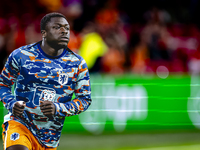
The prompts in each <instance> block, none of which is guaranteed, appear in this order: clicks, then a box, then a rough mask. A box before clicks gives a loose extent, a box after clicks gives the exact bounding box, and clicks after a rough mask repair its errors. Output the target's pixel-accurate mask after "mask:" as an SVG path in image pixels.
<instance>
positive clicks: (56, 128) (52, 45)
mask: <svg viewBox="0 0 200 150" xmlns="http://www.w3.org/2000/svg"><path fill="white" fill-rule="evenodd" d="M41 33H42V41H39V42H37V43H34V44H30V45H26V46H23V47H20V48H18V49H16V50H14V51H13V52H12V53H11V54H10V56H9V57H8V60H7V62H6V64H5V66H4V69H3V70H2V73H1V75H0V100H1V101H2V102H3V104H4V107H5V108H6V109H7V110H8V114H7V115H6V116H5V117H4V123H3V125H2V126H3V134H2V135H3V143H4V150H56V149H57V146H58V143H59V139H60V136H61V131H62V128H63V123H64V120H65V117H68V116H73V115H78V114H80V113H81V112H83V111H85V110H87V108H88V107H89V106H90V104H91V88H90V77H89V72H88V68H87V65H86V63H85V61H84V59H83V58H82V57H80V56H79V55H77V54H75V53H74V52H72V51H71V50H70V49H69V48H68V47H67V44H68V42H69V35H70V33H69V23H68V21H67V20H66V18H65V16H64V15H62V14H60V13H49V14H47V15H45V16H44V17H43V18H42V20H41ZM13 85H14V86H15V88H14V94H12V91H11V89H12V86H13ZM73 93H74V94H75V98H74V99H73V100H71V99H72V95H73Z"/></svg>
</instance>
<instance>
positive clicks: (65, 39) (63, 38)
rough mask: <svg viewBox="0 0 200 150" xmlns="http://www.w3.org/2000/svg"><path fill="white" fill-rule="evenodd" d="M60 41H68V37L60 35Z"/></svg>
mask: <svg viewBox="0 0 200 150" xmlns="http://www.w3.org/2000/svg"><path fill="white" fill-rule="evenodd" d="M60 41H64V42H68V41H69V38H68V37H61V38H60Z"/></svg>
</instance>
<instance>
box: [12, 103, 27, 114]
mask: <svg viewBox="0 0 200 150" xmlns="http://www.w3.org/2000/svg"><path fill="white" fill-rule="evenodd" d="M25 106H26V103H25V102H22V101H20V102H16V103H14V106H13V108H12V113H13V115H15V116H18V117H20V116H21V115H22V114H23V112H24V108H25Z"/></svg>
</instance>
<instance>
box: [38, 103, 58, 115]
mask: <svg viewBox="0 0 200 150" xmlns="http://www.w3.org/2000/svg"><path fill="white" fill-rule="evenodd" d="M40 109H41V111H42V113H43V114H44V115H45V116H48V117H49V116H53V115H55V110H56V108H55V105H54V104H53V102H52V101H40Z"/></svg>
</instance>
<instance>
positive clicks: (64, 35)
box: [45, 17, 70, 49]
mask: <svg viewBox="0 0 200 150" xmlns="http://www.w3.org/2000/svg"><path fill="white" fill-rule="evenodd" d="M45 32H46V34H45V38H46V42H47V43H48V45H50V46H51V47H53V48H55V49H59V48H66V47H67V44H68V42H69V36H70V31H69V23H68V22H67V20H66V19H65V18H63V17H53V18H51V20H50V22H48V23H47V25H46V29H45Z"/></svg>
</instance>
